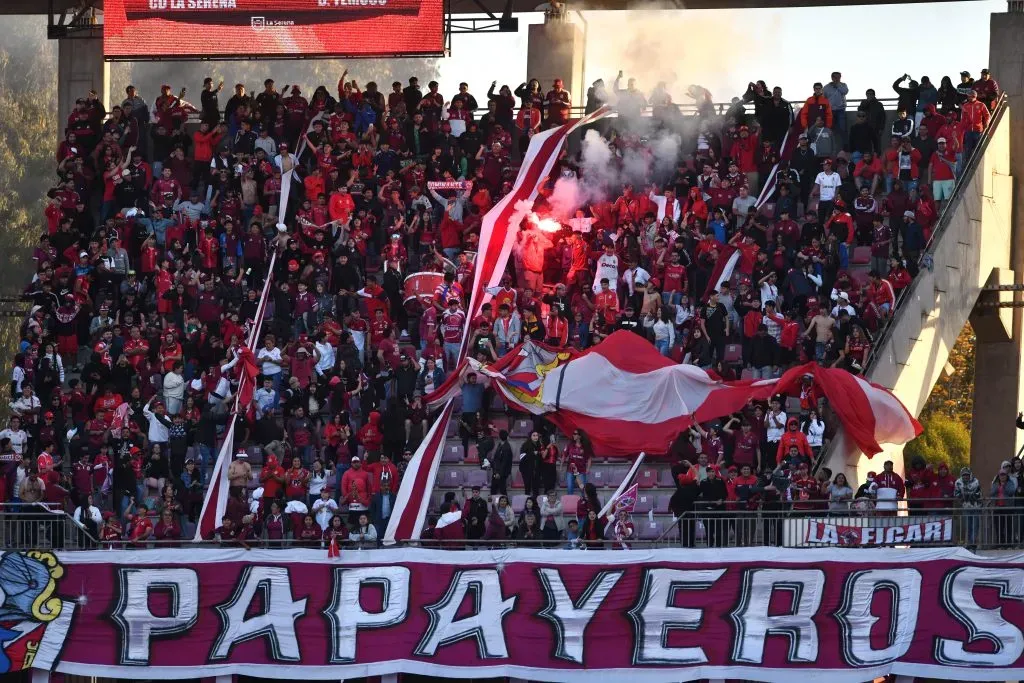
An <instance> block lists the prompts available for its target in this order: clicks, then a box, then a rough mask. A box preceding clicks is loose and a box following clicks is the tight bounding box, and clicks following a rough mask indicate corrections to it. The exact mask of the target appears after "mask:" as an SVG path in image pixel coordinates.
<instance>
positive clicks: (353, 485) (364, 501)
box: [340, 413, 373, 525]
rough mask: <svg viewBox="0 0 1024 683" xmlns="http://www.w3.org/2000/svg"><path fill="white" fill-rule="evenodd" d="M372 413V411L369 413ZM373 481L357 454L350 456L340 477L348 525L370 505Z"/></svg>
mask: <svg viewBox="0 0 1024 683" xmlns="http://www.w3.org/2000/svg"><path fill="white" fill-rule="evenodd" d="M371 415H372V413H371ZM372 491H373V482H372V480H371V477H370V473H369V472H368V471H367V470H366V469H364V468H363V461H362V459H361V458H360V457H359V456H358V455H354V456H352V460H351V467H349V468H348V469H347V470H346V471H345V474H343V475H342V477H341V493H340V495H341V500H340V502H341V504H342V505H347V506H348V511H349V521H350V525H355V524H358V522H359V515H360V514H364V513H365V512H366V511H367V510H368V509H369V507H370V496H371V492H372Z"/></svg>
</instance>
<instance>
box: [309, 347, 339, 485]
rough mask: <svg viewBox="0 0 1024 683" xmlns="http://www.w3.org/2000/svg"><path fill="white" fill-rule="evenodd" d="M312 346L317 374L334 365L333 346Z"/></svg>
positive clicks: (321, 373)
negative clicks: (315, 358) (315, 352)
mask: <svg viewBox="0 0 1024 683" xmlns="http://www.w3.org/2000/svg"><path fill="white" fill-rule="evenodd" d="M314 346H315V347H316V350H317V353H319V354H320V360H318V361H317V363H316V372H317V374H318V375H323V374H324V373H325V372H327V371H329V370H330V369H331V368H333V367H334V358H335V353H334V347H333V346H331V345H330V344H329V343H327V342H317V343H316V344H314ZM311 493H312V492H311Z"/></svg>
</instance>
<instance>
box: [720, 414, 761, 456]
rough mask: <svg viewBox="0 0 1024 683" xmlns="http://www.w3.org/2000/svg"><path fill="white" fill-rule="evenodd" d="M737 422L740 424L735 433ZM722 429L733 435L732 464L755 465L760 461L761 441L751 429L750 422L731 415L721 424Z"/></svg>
mask: <svg viewBox="0 0 1024 683" xmlns="http://www.w3.org/2000/svg"><path fill="white" fill-rule="evenodd" d="M737 424H739V425H740V431H739V433H736V425H737ZM722 431H724V432H725V433H726V434H729V435H730V436H732V437H733V449H732V464H734V465H740V466H747V467H750V468H754V467H757V463H758V462H760V461H761V442H760V439H759V437H758V435H757V434H756V433H755V432H754V431H753V429H751V425H750V422H748V421H747V420H743V419H742V418H740V417H739V416H737V415H733V416H732V417H730V418H729V420H728V421H727V422H726V423H725V425H723V427H722Z"/></svg>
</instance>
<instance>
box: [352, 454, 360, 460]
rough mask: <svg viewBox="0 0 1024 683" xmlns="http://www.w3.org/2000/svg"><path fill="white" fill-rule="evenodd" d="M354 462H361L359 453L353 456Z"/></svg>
mask: <svg viewBox="0 0 1024 683" xmlns="http://www.w3.org/2000/svg"><path fill="white" fill-rule="evenodd" d="M352 462H361V460H360V459H359V456H358V455H353V456H352Z"/></svg>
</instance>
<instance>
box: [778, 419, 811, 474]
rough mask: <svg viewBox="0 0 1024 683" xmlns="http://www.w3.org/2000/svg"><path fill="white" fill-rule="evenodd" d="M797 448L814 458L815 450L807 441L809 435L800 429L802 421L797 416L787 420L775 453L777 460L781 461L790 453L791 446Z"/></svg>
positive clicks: (805, 455)
mask: <svg viewBox="0 0 1024 683" xmlns="http://www.w3.org/2000/svg"><path fill="white" fill-rule="evenodd" d="M794 447H795V448H796V449H797V452H798V453H799V454H800V455H802V456H803V457H805V458H807V459H808V460H813V458H814V452H813V451H811V445H810V444H809V443H808V442H807V435H806V434H804V433H803V432H801V431H800V423H799V421H797V419H796V418H795V417H791V418H789V419H788V420H786V431H785V432H783V433H782V438H781V439H779V448H778V450H777V451H776V454H775V462H777V463H781V462H782V461H783V460H785V459H786V456H787V455H789V449H790V448H794Z"/></svg>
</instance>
